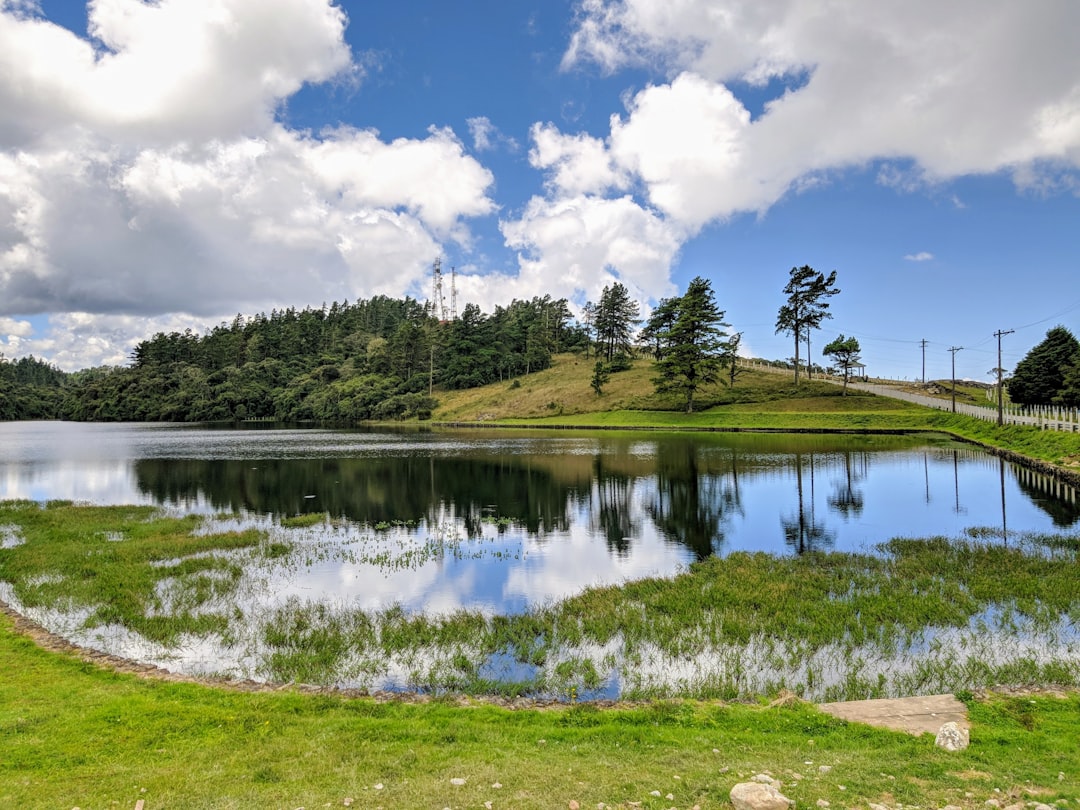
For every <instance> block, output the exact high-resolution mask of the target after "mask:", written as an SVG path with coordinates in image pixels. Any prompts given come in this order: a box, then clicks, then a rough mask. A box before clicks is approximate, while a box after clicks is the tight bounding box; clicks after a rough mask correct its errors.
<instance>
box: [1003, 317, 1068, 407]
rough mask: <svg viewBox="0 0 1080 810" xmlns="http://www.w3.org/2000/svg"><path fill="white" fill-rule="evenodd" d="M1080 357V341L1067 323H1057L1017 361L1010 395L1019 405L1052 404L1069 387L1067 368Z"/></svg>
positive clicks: (1010, 381) (1011, 380) (1009, 385)
mask: <svg viewBox="0 0 1080 810" xmlns="http://www.w3.org/2000/svg"><path fill="white" fill-rule="evenodd" d="M1077 358H1080V342H1077V340H1076V338H1075V337H1074V336H1073V333H1072V332H1070V331H1069V330H1068V329H1066V328H1065V327H1064V326H1055V327H1054V328H1053V329H1051V330H1050V331H1049V332H1047V333H1046V338H1045V339H1044V340H1043V341H1042V343H1040V344H1039V345H1038V346H1036V347H1035V348H1033V349H1032V350H1031V351H1030V352H1028V353H1027V355H1026V356H1025V357H1024V359H1023V360H1021V361H1020V362H1019V363H1017V364H1016V370H1015V371H1014V372H1013V375H1012V377H1011V378H1010V379H1009V381H1008V382H1007V383H1006V385H1007V386H1008V389H1009V399H1011V400H1012V401H1013V402H1015V403H1016V404H1018V405H1051V404H1053V403H1054V398H1055V397H1057V396H1058V394H1059V393H1060V392H1061V390H1062V389H1063V388H1064V387H1065V372H1066V370H1067V369H1068V368H1069V366H1071V365H1073V364H1074V363H1076V362H1077Z"/></svg>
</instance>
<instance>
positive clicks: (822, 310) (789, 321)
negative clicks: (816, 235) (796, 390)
mask: <svg viewBox="0 0 1080 810" xmlns="http://www.w3.org/2000/svg"><path fill="white" fill-rule="evenodd" d="M790 276H791V277H790V278H789V280H788V283H787V285H786V286H785V287H784V294H785V295H786V296H787V297H788V298H787V303H786V304H784V305H783V306H781V307H780V311H779V312H778V313H777V316H776V333H777V334H780V333H781V332H782V333H784V334H785V335H793V336H794V337H795V384H796V385H798V384H799V342H800V341H801V340H806V357H807V368H806V374H807V376H809V375H810V364H809V358H810V330H811V329H820V328H821V322H822V321H823V320H825V319H826V318H831V317H832V314H831V313H830V312H829V302H828V301H827V300H826V299H828V298H831V297H832V296H834V295H836V294H837V293H839V292H840V290H838V289H837V288H836V271H835V270H833V271H832V272H831V273H829V275H828V276H827V277H826V276H825V275H824V274H823V273H819V272H817V271H816V270H815V269H814V268H813V267H810V265H807V264H804V265H803V266H802V267H792V268H791V274H790Z"/></svg>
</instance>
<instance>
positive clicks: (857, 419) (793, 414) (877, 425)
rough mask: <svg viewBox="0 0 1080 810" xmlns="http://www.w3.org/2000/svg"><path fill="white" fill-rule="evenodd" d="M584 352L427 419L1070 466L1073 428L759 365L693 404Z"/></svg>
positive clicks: (1076, 446) (473, 392) (639, 365)
mask: <svg viewBox="0 0 1080 810" xmlns="http://www.w3.org/2000/svg"><path fill="white" fill-rule="evenodd" d="M593 362H594V361H593V360H591V359H589V360H586V359H585V358H583V357H579V356H575V355H562V356H559V357H557V358H556V360H555V363H554V365H553V366H552V367H551V368H550V369H547V370H546V371H542V372H540V373H537V374H530V375H528V376H525V377H520V378H518V379H515V380H512V381H510V382H502V383H495V384H493V385H488V386H485V387H483V388H474V389H470V390H467V391H444V392H438V393H437V394H436V396H437V398H438V400H439V403H440V404H439V407H438V408H437V409H436V410H435V412H434V415H433V419H434V421H436V422H466V423H468V422H496V421H497V422H502V423H507V424H520V425H530V426H535V427H566V426H575V427H595V428H658V429H665V430H675V429H678V430H686V429H721V430H723V429H766V430H865V431H896V430H904V431H938V432H944V433H949V434H952V435H954V436H958V437H961V438H965V439H969V440H971V441H975V442H978V443H980V444H984V445H990V446H993V447H998V448H1001V449H1004V450H1008V451H1011V452H1014V453H1019V454H1020V455H1023V456H1027V457H1029V458H1033V459H1038V460H1040V461H1048V462H1050V463H1052V464H1055V465H1058V466H1059V467H1063V468H1067V469H1069V470H1073V471H1075V470H1080V434H1076V433H1062V432H1058V431H1049V430H1039V429H1038V428H1034V427H1023V426H1017V425H1012V426H1005V427H998V426H997V425H995V424H994V423H992V422H984V421H981V420H979V419H973V418H971V417H967V416H963V415H961V414H952V413H947V412H944V411H938V410H934V409H931V408H924V407H922V406H920V405H912V404H910V403H907V402H902V401H900V400H896V399H890V398H888V397H880V396H876V395H874V394H868V393H864V392H861V391H852V390H849V391H848V392H847V395H846V396H845V395H844V393H843V389H842V388H841V387H840V386H839V385H834V384H832V383H827V382H819V381H817V380H809V381H807V380H805V379H804V380H803V381H802V382H801V383H800V384H799V386H798V387H796V386H795V384H794V380H793V378H792V377H790V376H788V375H787V374H777V373H773V372H766V371H756V370H747V371H745V372H743V373H742V374H741V375H740V376H739V378H738V381H737V382H736V384H735V386H734V388H732V387H729V386H726V385H722V384H717V385H713V386H709V387H707V388H705V389H703V390H702V391H700V392H699V394H698V398H697V403H698V408H697V410H696V411H695V412H694V413H692V414H687V413H685V412H684V410H683V403H682V401H680V400H679V399H678V398H677V397H672V396H664V395H660V394H657V393H656V392H655V386H654V384H653V376H654V374H655V372H654V370H653V363H652V361H651V360H649V359H647V358H642V359H638V360H636V361H635V362H634V365H633V367H632V368H631V369H629V370H628V371H623V372H620V373H618V374H612V375H611V379H610V381H609V382H608V384H607V385H606V386H605V387H604V393H603V394H602V395H601V396H597V395H596V394H595V393H594V392H593V390H592V387H591V385H590V381H591V379H592V369H593Z"/></svg>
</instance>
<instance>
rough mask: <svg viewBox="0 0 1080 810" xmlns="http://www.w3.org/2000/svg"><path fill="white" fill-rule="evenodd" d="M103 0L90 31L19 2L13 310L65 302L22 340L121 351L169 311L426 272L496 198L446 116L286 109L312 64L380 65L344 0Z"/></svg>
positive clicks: (66, 362)
mask: <svg viewBox="0 0 1080 810" xmlns="http://www.w3.org/2000/svg"><path fill="white" fill-rule="evenodd" d="M87 11H88V31H89V37H80V36H78V35H76V34H75V33H73V32H72V31H69V30H68V29H65V28H62V27H60V26H58V25H56V24H54V23H52V22H51V21H49V20H47V19H45V18H44V17H43V16H42V15H41V14H40V13H39V10H38V8H37V7H36V6H34V5H32V4H28V3H17V4H16V3H12V2H10V0H9V2H4V3H0V316H27V315H33V314H36V313H54V314H53V315H52V317H51V319H50V321H49V323H50V329H51V332H50V334H48V335H36V336H35V335H32V334H25V333H20V334H18V335H17V337H18V338H19V341H18V346H19V351H20V352H23V353H26V352H28V351H31V350H33V351H37V352H38V353H39V354H44V353H48V354H49V355H50V356H51V357H53V358H54V359H55V360H56V362H58V363H60V364H62V366H63V367H66V368H69V367H83V366H86V365H93V364H95V363H96V362H98V361H100V362H109V363H112V362H122V361H123V360H124V359H125V357H126V355H127V353H128V351H129V349H130V346H131V345H132V343H133V342H134V341H137V340H139V339H141V338H143V337H146V336H147V335H148V334H151V332H147V331H145V330H146V329H148V328H150V327H151V326H153V325H156V324H158V323H161V324H164V325H165V326H166V327H167V326H169V325H171V324H172V322H173V321H178V322H181V323H186V324H188V325H191V324H194V325H195V327H196V328H198V326H205V325H207V323H208V322H210V323H214V322H216V321H213V320H211V319H217V318H219V317H220V315H221V314H222V312H223V311H224V314H225V315H226V316H229V315H230V313H231V314H235V313H236V312H244V313H251V312H255V311H260V310H268V309H271V308H273V307H276V306H305V305H315V306H318V305H320V304H321V303H322V302H323V301H329V300H339V301H340V300H345V299H350V300H355V299H356V298H358V297H367V296H370V295H374V294H379V293H383V294H388V295H395V296H397V295H404V294H406V293H409V292H413V293H415V291H416V288H417V286H418V285H421V284H422V283H423V277H424V276H425V274H426V272H427V269H428V268H429V267H430V264H431V261H432V259H433V258H434V257H435V256H438V255H439V254H440V253H441V252H442V245H443V244H444V243H445V242H448V241H449V242H453V243H457V244H460V245H464V246H468V245H469V243H470V241H471V236H470V232H469V230H468V227H467V224H466V221H467V220H468V219H469V218H471V217H478V216H484V215H487V214H490V213H491V212H493V211H494V209H495V206H494V203H493V202H492V200H491V199H490V197H489V196H488V191H489V188H490V187H491V186H492V184H493V181H494V178H493V176H492V174H491V172H490V171H489V170H487V169H486V168H484V167H483V166H482V165H481V164H480V163H479V162H478V161H477V160H476V159H475V158H473V157H471V156H469V155H467V154H466V153H465V148H464V146H463V144H462V143H461V142H460V141H459V140H458V138H457V137H456V136H455V135H454V133H453V132H451V131H450V130H448V129H440V128H433V129H431V130H430V131H429V132H428V133H427V135H426V136H425V137H419V138H400V139H394V140H386V139H383V138H381V137H380V135H379V133H378V132H377V131H375V130H372V129H358V128H350V127H344V126H339V127H336V128H331V129H327V130H325V131H322V132H318V133H311V132H307V131H297V130H292V129H289V128H288V127H286V126H284V125H283V124H281V123H278V122H277V121H276V120H275V113H276V111H277V110H278V108H279V107H280V106H281V105H282V103H283V102H284V101H285V100H286V99H287V98H288V97H289V96H291V95H292V94H293V93H295V92H296V91H298V90H299V89H300V88H301V87H302V86H303V85H304V84H305V83H311V82H325V81H329V80H334V81H346V82H355V81H357V80H359V79H360V78H361V77H362V73H363V70H362V68H361V67H360V66H359V65H358V64H357V63H356V62H355V61H354V60H353V59H352V55H351V53H350V49H349V47H348V45H347V44H346V42H345V39H344V31H345V26H346V24H347V22H348V20H347V18H346V15H345V12H344V10H343V8H342V7H341V6H339V5H337V4H335V3H333V2H330V0H158V2H154V3H147V2H143V1H142V0H94V2H91V3H89V4H88V6H87ZM64 313H67V314H64ZM9 320H10V318H9ZM19 322H20V323H23V322H24V321H21V320H20V321H19ZM95 323H97V324H98V326H97V328H98V330H99V331H98V332H97V333H95V334H93V335H92V337H93V339H91V333H92V332H93V330H94V328H95V327H94V324H95ZM63 330H67V331H63ZM126 330H130V331H126ZM23 331H24V332H25V330H23ZM72 335H77V336H79V338H80V339H79V340H77V341H75V340H72V338H71V336H72ZM8 345H9V346H11V345H12V344H11V343H10V342H9V344H8Z"/></svg>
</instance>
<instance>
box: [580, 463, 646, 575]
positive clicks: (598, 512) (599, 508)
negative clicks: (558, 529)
mask: <svg viewBox="0 0 1080 810" xmlns="http://www.w3.org/2000/svg"><path fill="white" fill-rule="evenodd" d="M593 477H594V483H593V489H592V504H591V507H592V508H591V509H590V510H589V512H590V521H591V524H592V529H593V531H596V530H598V529H599V531H600V532H601V533H602V534H603V535H604V541H605V542H606V543H607V547H608V549H609V550H610V551H613V552H615V553H616V554H619V555H620V556H625V555H626V554H628V553H629V551H630V541H631V539H632V538H633V537H634V536H635V535H640V532H641V523H640V521H638V520H637V519H636V517H635V516H636V513H637V511H638V510H637V509H636V505H635V491H634V481H633V479H632V478H631V477H630V476H629V475H626V474H625V473H621V472H615V471H609V470H608V469H607V468H606V464H605V459H604V456H603V455H597V456H596V458H595V459H594V461H593Z"/></svg>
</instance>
